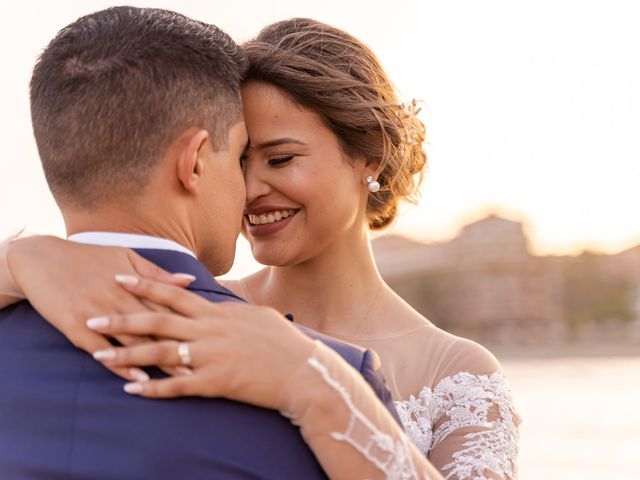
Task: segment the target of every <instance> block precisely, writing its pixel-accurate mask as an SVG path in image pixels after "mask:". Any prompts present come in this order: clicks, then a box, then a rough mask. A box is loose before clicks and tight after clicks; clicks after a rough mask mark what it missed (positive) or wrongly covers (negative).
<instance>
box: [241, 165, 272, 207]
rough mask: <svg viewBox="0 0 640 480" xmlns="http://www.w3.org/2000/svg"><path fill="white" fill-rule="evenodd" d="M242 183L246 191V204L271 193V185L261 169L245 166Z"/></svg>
mask: <svg viewBox="0 0 640 480" xmlns="http://www.w3.org/2000/svg"><path fill="white" fill-rule="evenodd" d="M244 183H245V187H246V190H247V204H250V203H251V202H254V201H255V200H257V199H258V198H260V197H263V196H265V195H267V194H269V192H271V191H272V187H271V184H270V183H269V182H268V179H267V178H266V176H265V175H264V174H263V172H262V169H260V168H258V167H256V166H253V167H251V166H247V168H245V172H244Z"/></svg>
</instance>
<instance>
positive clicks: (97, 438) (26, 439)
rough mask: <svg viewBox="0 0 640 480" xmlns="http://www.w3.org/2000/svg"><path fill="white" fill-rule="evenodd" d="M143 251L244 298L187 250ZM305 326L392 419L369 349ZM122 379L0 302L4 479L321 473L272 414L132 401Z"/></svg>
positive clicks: (235, 406) (240, 406)
mask: <svg viewBox="0 0 640 480" xmlns="http://www.w3.org/2000/svg"><path fill="white" fill-rule="evenodd" d="M138 253H140V254H141V255H143V256H144V257H146V258H147V259H149V260H150V261H152V262H154V263H156V264H157V265H159V266H161V267H162V268H164V269H166V270H168V271H170V272H185V273H191V274H193V275H196V277H197V280H196V281H195V282H193V283H192V284H191V285H190V286H189V289H190V290H192V291H194V292H196V293H197V294H199V295H201V296H203V297H205V298H207V299H208V300H211V301H213V302H220V301H243V300H241V299H240V298H238V297H237V296H235V295H234V294H233V293H231V292H230V291H228V290H226V289H225V288H223V287H222V286H221V285H220V284H218V283H217V282H216V281H215V280H214V279H213V278H212V277H211V275H210V274H209V272H208V271H207V270H206V268H205V267H204V266H203V265H202V264H200V263H199V262H198V261H197V260H195V259H193V258H192V257H190V256H189V255H186V254H183V253H179V252H173V251H168V250H138ZM305 333H307V334H308V335H310V336H315V337H316V338H319V339H321V340H322V341H324V342H325V343H327V344H328V345H329V346H331V347H332V348H333V349H335V350H336V351H338V352H339V353H340V354H341V355H342V356H343V357H344V358H345V360H346V361H347V362H349V363H350V364H351V365H352V366H353V367H355V368H356V369H357V370H359V371H360V372H361V373H362V375H363V376H364V378H365V379H366V380H367V381H368V382H369V383H370V385H371V386H372V387H373V389H374V390H375V391H376V393H377V395H378V396H379V397H380V399H381V400H382V401H383V402H384V403H385V404H386V405H387V407H388V408H389V410H390V411H391V412H392V414H393V415H394V416H395V415H396V414H395V410H394V408H393V404H392V401H391V396H390V394H389V391H388V390H387V389H386V387H385V385H384V381H383V380H382V378H381V376H380V374H379V373H378V372H377V371H376V370H375V369H374V366H373V355H372V353H371V352H370V351H364V350H361V349H358V348H356V347H353V346H350V345H347V344H344V343H341V342H338V341H336V340H333V339H329V338H326V337H323V336H320V335H317V334H313V333H311V332H308V331H306V330H305ZM154 376H155V375H154ZM319 381H322V380H321V379H319ZM122 385H123V381H122V380H121V379H119V378H117V377H116V376H115V375H113V374H112V373H110V372H109V371H108V370H106V369H105V368H104V367H102V366H101V365H100V364H99V363H98V362H96V361H94V360H93V358H91V356H89V355H87V354H86V353H85V352H83V351H81V350H78V349H76V348H75V347H73V345H71V344H70V343H69V341H68V340H67V339H66V338H65V337H64V336H63V335H61V334H60V333H59V332H58V331H57V330H55V329H54V328H53V327H51V326H50V325H49V324H48V323H47V322H46V321H45V320H44V319H43V318H42V317H40V316H39V315H38V313H37V312H35V310H34V309H33V308H32V307H31V305H30V304H29V303H28V302H20V303H18V304H16V305H13V306H11V307H9V308H6V309H4V310H0V479H2V480H23V479H47V480H57V479H91V480H100V479H105V480H114V479H136V480H140V479H149V480H151V479H154V480H158V479H193V480H197V479H319V478H326V476H325V474H324V473H323V471H322V469H321V467H320V465H319V464H318V462H317V461H316V459H315V457H314V456H313V453H312V452H311V450H310V449H309V448H308V447H307V445H306V444H305V443H304V441H303V440H302V437H301V436H300V432H299V430H298V429H297V428H296V427H295V426H293V425H292V424H291V423H290V422H289V420H287V419H286V418H284V417H282V416H281V415H280V414H279V413H278V412H276V411H273V410H267V409H263V408H258V407H254V406H252V405H247V404H244V403H239V402H233V401H230V400H226V399H203V398H181V399H176V400H151V399H144V398H137V397H132V396H130V395H127V394H126V393H124V392H123V391H122ZM396 418H397V417H396Z"/></svg>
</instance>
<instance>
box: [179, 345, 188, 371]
mask: <svg viewBox="0 0 640 480" xmlns="http://www.w3.org/2000/svg"><path fill="white" fill-rule="evenodd" d="M178 356H179V357H180V362H181V363H182V365H184V366H185V367H189V366H191V351H190V350H189V344H188V343H187V342H180V343H179V344H178Z"/></svg>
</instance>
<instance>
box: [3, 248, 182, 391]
mask: <svg viewBox="0 0 640 480" xmlns="http://www.w3.org/2000/svg"><path fill="white" fill-rule="evenodd" d="M7 264H8V266H9V270H10V273H11V274H12V275H13V277H14V279H15V281H16V284H17V285H18V287H19V288H20V289H21V290H22V292H23V293H24V296H25V297H26V298H27V299H28V300H29V302H30V303H31V305H32V306H33V307H34V308H35V309H36V310H37V311H38V313H40V315H42V316H43V317H44V318H46V319H47V321H48V322H50V323H51V324H52V325H53V326H54V327H55V328H56V329H58V330H59V331H60V332H62V334H64V335H65V336H66V337H67V338H68V339H69V340H70V341H71V343H73V344H74V345H75V346H76V347H78V348H80V349H82V350H84V351H86V352H88V353H90V354H93V353H94V352H96V351H97V350H103V349H105V348H109V347H110V346H111V343H110V342H109V341H108V340H107V338H106V337H105V336H103V335H100V334H98V333H96V332H94V331H92V330H90V329H88V328H87V327H86V323H85V322H86V319H87V318H88V317H91V316H95V315H98V314H104V313H107V314H119V313H131V312H144V311H151V310H157V309H158V308H159V307H157V306H154V305H153V304H152V303H151V302H145V301H141V300H140V299H139V298H137V297H136V296H134V295H132V294H130V293H129V292H127V291H125V290H123V289H122V288H120V287H118V285H116V284H114V282H113V280H112V279H113V275H114V274H115V273H127V274H136V275H140V276H144V277H147V278H154V279H157V280H160V281H164V282H169V283H173V284H175V285H180V286H186V285H188V284H189V283H191V281H192V278H190V277H188V276H184V275H183V276H181V275H178V276H175V275H171V274H169V273H167V272H166V271H164V270H162V269H161V268H159V267H158V266H156V265H154V264H153V263H151V262H149V261H147V260H145V259H144V258H142V257H140V256H139V255H137V254H136V253H135V252H133V251H131V250H128V249H125V248H116V247H101V246H93V245H83V244H79V243H74V242H70V241H67V240H62V239H60V238H57V237H51V236H33V237H24V238H20V239H18V240H16V241H14V242H13V243H12V244H11V245H10V247H9V250H8V252H7ZM115 338H116V340H118V341H119V342H120V343H122V344H124V345H133V344H136V343H139V342H145V341H149V338H141V337H135V336H130V335H117V336H115ZM110 370H111V371H113V372H114V373H116V374H117V375H119V376H121V377H123V378H125V379H127V380H136V379H141V378H145V376H146V374H145V373H144V372H143V371H142V370H140V369H133V370H131V369H122V368H110Z"/></svg>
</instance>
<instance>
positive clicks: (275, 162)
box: [267, 155, 295, 167]
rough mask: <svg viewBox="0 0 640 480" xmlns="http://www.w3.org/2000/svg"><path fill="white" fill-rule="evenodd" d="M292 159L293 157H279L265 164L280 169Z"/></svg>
mask: <svg viewBox="0 0 640 480" xmlns="http://www.w3.org/2000/svg"><path fill="white" fill-rule="evenodd" d="M294 157H295V155H281V156H279V157H273V158H270V159H269V160H268V161H267V163H268V164H269V166H271V167H281V166H284V165H286V164H287V163H289V162H290V161H291V160H293V158H294Z"/></svg>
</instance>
